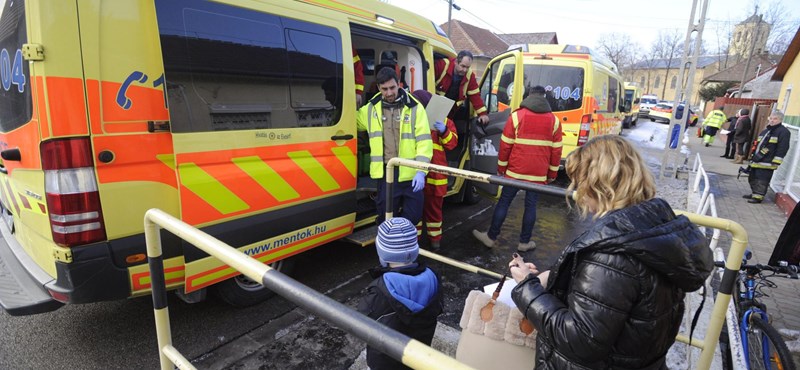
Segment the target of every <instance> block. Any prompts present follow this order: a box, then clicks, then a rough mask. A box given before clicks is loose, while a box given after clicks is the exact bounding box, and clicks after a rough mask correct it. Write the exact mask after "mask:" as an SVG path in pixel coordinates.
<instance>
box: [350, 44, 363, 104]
mask: <svg viewBox="0 0 800 370" xmlns="http://www.w3.org/2000/svg"><path fill="white" fill-rule="evenodd" d="M353 75H354V76H355V84H356V95H361V94H363V93H364V63H361V57H359V56H358V51H356V48H353Z"/></svg>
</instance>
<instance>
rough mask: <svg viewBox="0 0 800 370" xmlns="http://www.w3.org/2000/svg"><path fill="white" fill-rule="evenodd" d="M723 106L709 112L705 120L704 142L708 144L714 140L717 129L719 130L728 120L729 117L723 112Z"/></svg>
mask: <svg viewBox="0 0 800 370" xmlns="http://www.w3.org/2000/svg"><path fill="white" fill-rule="evenodd" d="M722 108H724V107H719V109H714V110H712V111H711V112H709V113H708V115H707V116H706V119H705V120H703V142H704V143H705V145H706V146H709V145H711V143H713V142H714V136H715V135H716V134H717V131H719V128H720V127H722V124H723V123H725V121H727V120H728V117H727V116H725V113H723V112H722Z"/></svg>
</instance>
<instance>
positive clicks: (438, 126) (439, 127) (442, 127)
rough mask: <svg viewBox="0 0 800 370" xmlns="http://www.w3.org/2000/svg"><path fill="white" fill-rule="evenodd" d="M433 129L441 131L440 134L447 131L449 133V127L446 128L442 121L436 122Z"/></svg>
mask: <svg viewBox="0 0 800 370" xmlns="http://www.w3.org/2000/svg"><path fill="white" fill-rule="evenodd" d="M433 127H436V130H437V131H439V133H440V134H443V133H445V131H447V126H445V124H444V123H442V121H436V123H434V124H433Z"/></svg>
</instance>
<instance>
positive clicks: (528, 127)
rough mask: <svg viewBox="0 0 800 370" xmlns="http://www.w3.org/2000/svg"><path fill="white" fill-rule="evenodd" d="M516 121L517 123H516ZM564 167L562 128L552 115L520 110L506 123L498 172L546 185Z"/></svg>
mask: <svg viewBox="0 0 800 370" xmlns="http://www.w3.org/2000/svg"><path fill="white" fill-rule="evenodd" d="M515 121H516V122H515ZM560 163H561V124H560V123H559V122H558V119H556V117H555V115H553V113H552V112H546V113H535V112H533V111H531V110H529V109H527V108H520V109H517V110H516V111H514V112H513V113H511V116H510V117H508V121H506V126H505V129H503V135H502V136H501V140H500V153H499V155H498V156H497V172H498V173H500V174H502V175H505V176H506V177H510V178H513V179H517V180H524V181H530V182H534V183H538V184H546V183H547V179H548V178H549V179H555V178H556V176H557V174H558V166H559V164H560Z"/></svg>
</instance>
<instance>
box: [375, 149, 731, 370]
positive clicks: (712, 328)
mask: <svg viewBox="0 0 800 370" xmlns="http://www.w3.org/2000/svg"><path fill="white" fill-rule="evenodd" d="M397 166H405V167H411V168H416V169H419V170H425V171H433V172H436V173H441V174H445V175H448V176H460V177H464V178H466V179H467V180H470V181H479V182H483V183H488V184H495V185H504V186H513V187H516V188H519V189H522V190H532V191H535V192H537V193H540V194H547V195H555V196H562V197H565V198H566V197H572V198H574V194H568V193H567V191H566V190H565V189H561V188H557V187H554V186H547V185H539V184H533V183H529V182H525V181H518V180H512V179H509V178H505V177H502V176H498V175H489V174H484V173H479V172H474V171H467V170H461V169H457V168H451V167H446V166H440V165H436V164H431V163H424V162H417V161H413V160H410V159H403V158H392V159H390V160H389V162H388V163H387V164H386V172H385V173H386V218H387V219H388V218H391V217H392V210H393V209H394V206H393V204H392V191H393V184H394V168H395V167H397ZM706 188H708V186H706ZM675 213H676V214H681V215H684V216H686V217H688V218H689V220H690V221H691V222H693V223H695V224H697V225H700V226H706V227H712V228H715V229H719V230H725V231H728V232H730V233H731V234H732V236H731V238H732V242H731V249H730V253H729V254H728V259H727V261H725V271H724V272H723V274H722V281H721V282H720V287H719V291H718V293H717V297H716V300H715V302H714V309H713V311H712V313H711V320H710V322H709V323H708V327H707V329H706V333H705V336H704V337H703V339H702V340H700V339H697V338H691V339H690V338H689V337H688V335H685V334H679V335H678V336H677V337H676V339H677V340H679V341H681V342H684V343H687V344H690V345H692V346H694V347H698V348H700V349H701V353H700V359H699V361H698V364H697V369H701V370H706V369H709V368H710V367H711V362H712V360H713V358H714V351H715V349H716V347H717V342H718V341H719V335H720V331H721V330H722V323H723V322H724V321H725V311H726V310H727V307H728V304H729V302H730V301H731V292H732V291H733V287H734V284H733V283H734V281H735V279H736V277H737V276H738V273H739V267H740V266H741V264H742V256H744V251H745V247H746V246H747V231H745V229H744V227H742V225H740V224H739V223H737V222H734V221H732V220H727V219H722V218H718V217H711V216H706V215H701V214H696V213H690V212H686V211H680V210H675ZM420 254H422V255H424V256H426V257H429V256H431V255H434V256H436V255H435V254H433V253H430V252H428V251H425V250H422V249H420ZM491 276H494V275H491ZM498 277H499V275H498Z"/></svg>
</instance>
